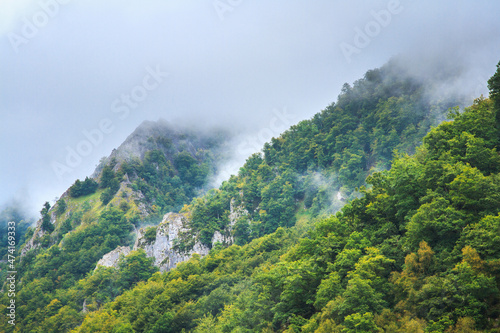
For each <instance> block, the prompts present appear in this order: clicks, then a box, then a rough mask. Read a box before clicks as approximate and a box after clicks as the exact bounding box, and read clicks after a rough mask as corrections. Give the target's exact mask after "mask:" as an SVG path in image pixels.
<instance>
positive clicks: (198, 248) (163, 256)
mask: <svg viewBox="0 0 500 333" xmlns="http://www.w3.org/2000/svg"><path fill="white" fill-rule="evenodd" d="M246 215H248V212H247V211H246V210H245V209H244V208H243V207H242V206H235V204H234V200H231V206H230V213H229V225H228V226H227V227H226V228H225V229H224V230H222V231H216V232H215V233H214V236H213V238H212V245H215V243H217V242H219V243H222V244H223V245H225V246H228V245H231V244H232V243H233V242H234V240H233V236H232V229H233V226H234V224H235V223H236V221H237V220H239V219H240V218H242V217H245V216H246ZM146 230H147V228H141V229H139V230H137V239H136V241H135V244H134V250H137V249H139V248H142V249H144V251H146V255H147V256H148V257H152V258H154V259H155V261H154V265H155V266H157V267H159V268H160V271H162V272H165V271H168V270H170V269H172V268H174V267H175V266H176V265H177V264H178V263H180V262H183V261H186V260H188V259H189V258H191V256H192V255H193V254H195V253H197V254H199V255H201V256H205V255H207V254H208V252H209V251H210V249H209V248H208V247H207V246H205V245H204V244H202V243H200V242H198V241H195V242H194V244H192V247H191V249H189V250H185V251H181V250H179V249H177V248H176V247H175V244H176V243H177V242H182V243H189V241H190V240H191V239H183V236H184V235H187V237H190V238H192V237H193V236H192V235H191V234H190V233H189V231H190V230H189V220H188V218H187V217H186V216H185V215H184V214H177V213H167V214H165V216H164V217H163V220H162V221H161V223H160V224H159V225H158V226H157V227H156V234H155V238H154V239H152V238H151V236H149V237H146ZM193 241H194V238H193ZM115 251H116V250H115ZM103 259H104V258H103ZM103 259H101V260H103Z"/></svg>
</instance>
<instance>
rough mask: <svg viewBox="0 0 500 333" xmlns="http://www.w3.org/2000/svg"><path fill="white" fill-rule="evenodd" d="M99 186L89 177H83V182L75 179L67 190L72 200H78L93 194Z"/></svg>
mask: <svg viewBox="0 0 500 333" xmlns="http://www.w3.org/2000/svg"><path fill="white" fill-rule="evenodd" d="M98 187H99V184H97V182H96V181H95V180H93V179H92V178H89V177H85V180H84V181H83V182H82V181H81V180H79V179H77V180H76V181H75V183H74V184H73V185H71V187H70V188H69V195H70V196H71V197H73V198H78V197H81V196H84V195H89V194H92V193H95V191H96V190H97V188H98Z"/></svg>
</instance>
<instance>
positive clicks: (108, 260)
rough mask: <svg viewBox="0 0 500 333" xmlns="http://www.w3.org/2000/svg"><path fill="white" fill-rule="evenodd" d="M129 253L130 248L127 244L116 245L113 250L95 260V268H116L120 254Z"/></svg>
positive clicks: (125, 254)
mask: <svg viewBox="0 0 500 333" xmlns="http://www.w3.org/2000/svg"><path fill="white" fill-rule="evenodd" d="M129 253H130V248H129V247H128V246H120V247H117V248H116V249H114V250H113V251H111V252H108V253H106V254H105V255H104V256H103V257H102V258H101V260H99V261H98V262H97V265H96V269H97V267H98V266H104V267H115V268H118V260H119V259H120V256H121V255H123V256H127V255H128V254H129Z"/></svg>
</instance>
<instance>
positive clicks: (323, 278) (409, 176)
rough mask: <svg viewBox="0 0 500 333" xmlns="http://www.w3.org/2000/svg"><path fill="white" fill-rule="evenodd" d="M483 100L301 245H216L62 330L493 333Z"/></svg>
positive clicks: (489, 115)
mask: <svg viewBox="0 0 500 333" xmlns="http://www.w3.org/2000/svg"><path fill="white" fill-rule="evenodd" d="M499 77H500V64H499V69H498V71H497V74H496V76H495V78H496V81H497V82H498V78H499ZM494 83H495V80H490V89H491V88H492V85H493V84H494ZM497 91H498V90H497ZM492 92H493V89H492ZM491 98H492V100H489V99H484V98H480V99H477V100H476V101H475V102H474V104H473V105H472V106H470V107H469V108H466V109H465V110H464V111H463V112H459V110H458V108H455V109H452V110H450V113H449V118H450V121H446V122H444V123H442V124H441V125H439V126H438V127H436V128H434V129H432V130H431V132H430V133H429V134H428V135H427V136H426V137H425V139H424V141H423V144H422V145H421V146H419V147H418V148H417V149H416V153H415V154H414V155H413V156H409V155H407V154H399V155H397V156H396V157H395V158H394V160H393V161H392V163H391V165H392V167H391V169H390V170H388V171H382V172H376V173H374V174H372V175H371V176H370V177H368V179H367V183H368V184H369V185H370V188H369V189H366V188H362V190H361V192H362V193H363V195H362V196H361V197H360V198H356V199H354V200H352V201H351V202H349V203H348V204H347V205H346V206H345V207H344V208H343V209H342V211H341V212H339V213H337V214H336V215H334V216H331V217H328V218H325V219H323V220H321V221H320V222H318V223H317V224H316V225H315V228H314V229H313V230H312V231H310V232H309V234H308V235H307V237H304V238H301V239H300V233H299V232H298V229H297V227H293V228H289V229H283V228H279V229H277V231H276V232H274V233H272V234H269V235H266V236H264V237H261V238H258V239H255V240H253V241H252V242H250V243H249V244H246V245H244V246H238V245H232V246H230V247H228V248H223V247H221V246H216V247H215V248H214V249H212V251H211V252H210V253H209V254H208V255H207V256H205V257H204V258H200V257H199V256H195V257H194V258H192V259H191V260H189V261H188V262H186V263H183V264H180V265H178V267H177V268H175V269H173V270H170V271H169V272H167V273H165V274H154V275H153V276H152V277H151V278H150V279H149V280H148V282H145V283H140V284H138V285H137V286H136V287H134V288H133V289H132V290H130V291H127V292H125V293H124V294H123V295H121V296H119V297H117V298H116V300H115V301H113V302H111V303H109V304H108V305H107V306H105V307H103V308H101V309H100V310H99V311H96V312H93V313H89V314H87V315H86V317H85V320H84V322H83V324H82V325H81V326H79V327H77V328H76V329H75V330H74V331H73V332H109V331H110V330H111V328H112V327H113V329H115V330H117V331H123V332H181V331H184V330H185V331H186V332H289V333H291V332H316V333H320V332H479V331H481V332H498V327H499V320H500V291H499V288H500V242H499V237H498V235H499V234H500V215H499V213H500V190H499V189H500V186H499V185H500V156H499V154H498V147H499V137H498V122H497V121H496V117H497V115H498V114H499V113H500V108H499V107H498V106H499V105H500V104H499V103H498V102H499V101H500V99H499V97H498V94H497V95H494V94H493V93H492V96H491ZM261 161H262V160H261ZM261 163H262V162H261ZM226 186H227V185H226ZM103 287H104V286H101V288H103ZM53 318H54V320H56V318H55V317H53Z"/></svg>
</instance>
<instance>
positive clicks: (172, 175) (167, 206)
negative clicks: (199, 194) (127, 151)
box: [120, 149, 215, 216]
mask: <svg viewBox="0 0 500 333" xmlns="http://www.w3.org/2000/svg"><path fill="white" fill-rule="evenodd" d="M168 158H170V159H167V156H166V155H165V154H164V153H163V152H162V151H161V150H158V149H154V150H151V151H148V152H147V153H146V154H145V156H144V160H143V161H142V162H140V161H138V160H133V161H130V162H124V163H123V164H122V165H121V167H120V169H121V170H122V172H123V173H124V174H127V175H128V177H129V178H130V179H131V180H133V181H134V182H133V184H132V185H131V187H132V189H133V190H139V191H141V192H142V194H143V195H144V197H145V199H144V201H145V203H146V204H147V205H148V206H154V207H155V209H156V210H154V211H152V212H151V213H153V215H156V216H161V215H162V214H164V213H166V212H168V211H179V210H180V209H181V208H182V207H183V206H184V205H185V204H186V203H188V202H189V201H190V200H192V199H193V198H194V197H195V195H196V190H197V189H199V188H200V187H202V186H203V185H205V184H206V182H207V180H208V176H209V173H210V171H213V168H214V167H215V165H214V162H215V161H214V160H213V159H212V156H211V154H210V153H209V151H208V150H207V151H202V150H200V151H199V152H198V153H197V155H196V156H194V157H193V156H192V155H191V154H190V153H188V152H187V151H181V152H179V153H177V154H175V155H169V156H168ZM211 169H212V170H211Z"/></svg>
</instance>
